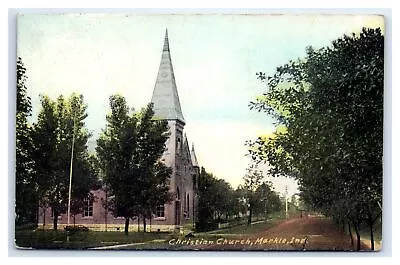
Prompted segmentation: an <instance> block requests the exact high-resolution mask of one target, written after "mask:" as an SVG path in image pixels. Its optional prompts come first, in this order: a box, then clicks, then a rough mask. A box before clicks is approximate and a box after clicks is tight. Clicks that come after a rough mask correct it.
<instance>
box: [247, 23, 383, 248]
mask: <svg viewBox="0 0 400 265" xmlns="http://www.w3.org/2000/svg"><path fill="white" fill-rule="evenodd" d="M306 52H307V55H306V58H305V59H304V60H297V61H291V62H289V63H288V64H285V65H284V66H281V67H278V68H277V71H276V73H275V74H274V75H273V76H268V77H266V75H265V74H264V73H259V74H258V78H260V79H261V80H262V81H264V82H266V84H267V91H266V92H265V93H264V94H263V95H262V96H260V97H258V98H257V100H256V101H255V102H251V103H250V107H251V108H255V109H257V110H258V111H265V112H266V113H268V114H269V115H272V116H273V117H275V118H276V120H277V125H278V126H280V128H281V130H279V131H277V132H276V133H275V135H274V137H271V138H268V139H265V138H261V137H260V138H258V139H257V140H256V141H254V142H252V143H251V144H250V145H249V147H250V148H249V149H250V154H251V155H252V157H253V158H254V159H258V160H264V161H265V160H266V161H267V162H268V164H269V165H270V166H271V170H270V172H271V173H272V174H284V175H287V176H292V177H295V178H296V179H298V181H299V184H300V189H301V196H302V200H304V201H305V202H306V203H308V204H310V205H312V206H313V207H315V208H316V209H319V210H320V211H322V212H324V213H325V214H327V215H330V216H334V217H337V218H339V219H347V220H349V222H351V223H352V224H353V225H354V227H355V229H356V232H357V234H358V229H359V226H360V224H361V223H362V222H367V223H368V224H369V225H370V227H371V231H372V225H373V223H374V222H375V220H376V219H377V218H378V217H379V216H380V215H381V205H382V179H383V170H382V155H383V86H384V82H383V81H384V37H383V35H382V34H381V31H380V29H365V28H364V29H362V31H361V33H360V34H354V33H353V34H352V35H351V36H347V35H345V36H343V37H342V38H339V39H337V40H335V41H333V42H332V45H331V46H330V47H324V48H321V49H317V50H316V49H313V48H311V47H309V48H307V51H306ZM282 128H283V129H282ZM358 236H359V235H358ZM371 241H372V242H371V243H372V245H373V240H372V232H371ZM358 248H359V245H358Z"/></svg>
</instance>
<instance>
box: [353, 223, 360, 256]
mask: <svg viewBox="0 0 400 265" xmlns="http://www.w3.org/2000/svg"><path fill="white" fill-rule="evenodd" d="M354 229H355V230H356V235H357V251H360V249H361V239H360V231H359V229H358V223H354Z"/></svg>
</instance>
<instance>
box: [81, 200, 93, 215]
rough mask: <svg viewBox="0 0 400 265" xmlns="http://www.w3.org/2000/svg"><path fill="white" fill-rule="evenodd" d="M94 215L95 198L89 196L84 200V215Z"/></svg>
mask: <svg viewBox="0 0 400 265" xmlns="http://www.w3.org/2000/svg"><path fill="white" fill-rule="evenodd" d="M92 216H93V198H91V196H88V197H87V198H85V199H84V200H83V217H92Z"/></svg>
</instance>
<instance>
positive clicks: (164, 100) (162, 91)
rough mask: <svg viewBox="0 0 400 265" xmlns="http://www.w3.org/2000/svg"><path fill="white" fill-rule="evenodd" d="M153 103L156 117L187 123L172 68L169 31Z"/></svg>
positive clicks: (165, 40) (166, 35)
mask: <svg viewBox="0 0 400 265" xmlns="http://www.w3.org/2000/svg"><path fill="white" fill-rule="evenodd" d="M151 102H153V104H154V114H155V116H156V117H159V118H161V119H166V120H179V121H181V122H183V123H185V120H184V118H183V114H182V110H181V104H180V101H179V96H178V90H177V88H176V82H175V75H174V69H173V68H172V61H171V54H170V50H169V42H168V31H167V30H166V31H165V39H164V46H163V51H162V56H161V63H160V68H159V70H158V75H157V80H156V84H155V87H154V90H153V96H152V98H151Z"/></svg>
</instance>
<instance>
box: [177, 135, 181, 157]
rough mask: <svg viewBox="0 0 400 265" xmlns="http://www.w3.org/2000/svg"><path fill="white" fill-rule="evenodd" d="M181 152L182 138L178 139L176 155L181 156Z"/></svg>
mask: <svg viewBox="0 0 400 265" xmlns="http://www.w3.org/2000/svg"><path fill="white" fill-rule="evenodd" d="M180 152H181V138H180V137H178V138H177V139H176V153H177V154H179V153H180Z"/></svg>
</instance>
